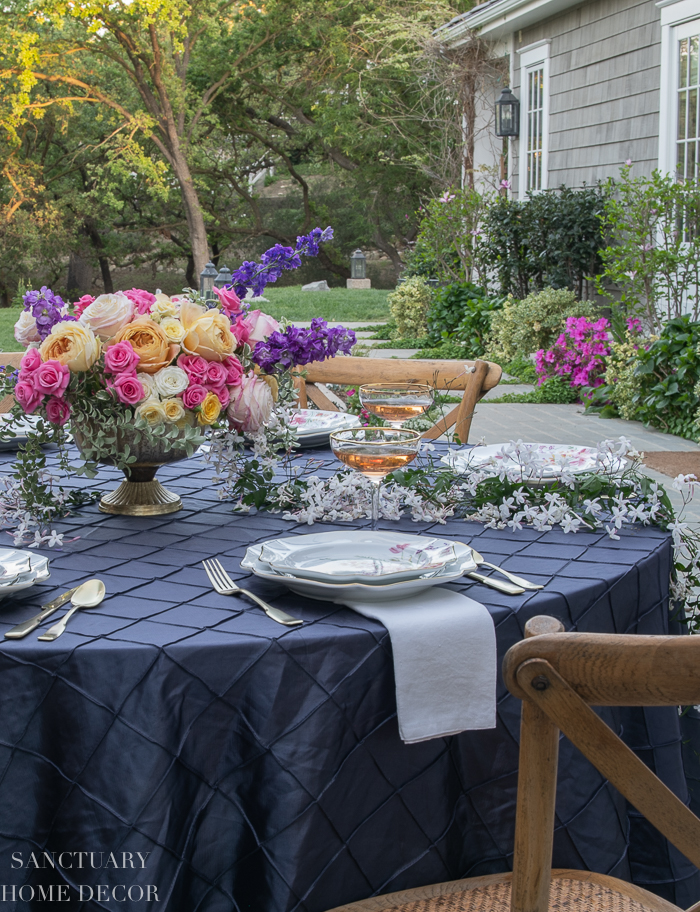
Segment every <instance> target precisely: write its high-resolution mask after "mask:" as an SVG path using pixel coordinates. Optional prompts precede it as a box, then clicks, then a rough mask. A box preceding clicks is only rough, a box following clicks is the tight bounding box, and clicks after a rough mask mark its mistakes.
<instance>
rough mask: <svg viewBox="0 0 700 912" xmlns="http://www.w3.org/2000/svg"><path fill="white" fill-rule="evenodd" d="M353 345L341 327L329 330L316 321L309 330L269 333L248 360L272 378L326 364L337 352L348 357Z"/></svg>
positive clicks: (352, 335)
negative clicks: (279, 373)
mask: <svg viewBox="0 0 700 912" xmlns="http://www.w3.org/2000/svg"><path fill="white" fill-rule="evenodd" d="M355 341H356V336H355V333H354V332H353V331H352V330H351V329H346V328H345V327H344V326H335V327H333V328H332V329H330V328H329V327H328V324H327V323H326V321H325V320H322V319H321V318H320V317H315V318H314V319H313V320H312V321H311V327H310V328H309V329H305V328H302V327H300V326H288V327H287V328H286V329H285V330H284V332H280V331H279V330H277V331H276V332H273V333H270V335H269V336H268V337H267V339H265V341H264V342H258V343H257V345H256V346H255V348H254V349H253V354H252V356H251V357H252V359H253V361H255V363H256V364H258V365H259V366H260V367H261V369H262V370H263V371H265V373H266V374H272V373H274V371H275V370H280V369H282V370H289V368H292V367H297V366H298V365H301V364H309V363H310V362H311V361H325V359H326V358H333V357H335V355H337V354H338V353H339V352H342V353H343V354H345V355H349V354H350V350H351V349H352V347H353V345H354V344H355Z"/></svg>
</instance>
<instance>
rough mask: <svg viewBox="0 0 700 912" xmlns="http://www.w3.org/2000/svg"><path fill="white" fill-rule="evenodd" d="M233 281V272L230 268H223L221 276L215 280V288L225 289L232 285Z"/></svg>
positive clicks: (220, 271) (220, 272)
mask: <svg viewBox="0 0 700 912" xmlns="http://www.w3.org/2000/svg"><path fill="white" fill-rule="evenodd" d="M232 281H233V276H232V275H231V270H230V269H229V268H228V266H222V267H221V269H220V270H219V274H218V276H217V277H216V279H215V280H214V287H215V288H225V287H226V286H227V285H230V284H231V282H232Z"/></svg>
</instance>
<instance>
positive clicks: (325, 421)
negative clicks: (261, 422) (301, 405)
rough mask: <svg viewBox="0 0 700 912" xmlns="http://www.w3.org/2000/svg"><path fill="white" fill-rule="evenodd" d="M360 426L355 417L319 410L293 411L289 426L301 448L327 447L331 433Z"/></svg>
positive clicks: (346, 413)
mask: <svg viewBox="0 0 700 912" xmlns="http://www.w3.org/2000/svg"><path fill="white" fill-rule="evenodd" d="M360 424H361V422H360V419H359V417H358V416H357V415H350V414H349V413H348V412H330V411H323V410H321V409H294V411H293V414H292V418H291V426H292V427H293V428H294V430H295V431H296V432H297V441H298V443H299V446H300V447H302V448H304V447H317V446H327V445H328V438H329V436H330V434H332V433H333V431H344V430H345V429H346V428H353V427H359V426H360Z"/></svg>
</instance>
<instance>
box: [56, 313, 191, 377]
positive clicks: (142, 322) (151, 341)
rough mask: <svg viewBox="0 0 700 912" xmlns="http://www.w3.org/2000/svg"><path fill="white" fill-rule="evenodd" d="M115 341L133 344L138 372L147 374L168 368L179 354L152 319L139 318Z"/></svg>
mask: <svg viewBox="0 0 700 912" xmlns="http://www.w3.org/2000/svg"><path fill="white" fill-rule="evenodd" d="M60 325H61V324H60V323H59V326H60ZM114 341H115V342H131V344H132V346H133V348H134V351H135V352H136V354H137V355H138V356H139V363H138V367H137V368H136V370H138V371H143V372H144V373H146V374H155V373H157V372H158V371H159V370H161V369H162V368H164V367H167V366H168V364H170V362H171V361H172V360H173V358H175V356H176V355H177V354H178V352H179V348H178V346H177V345H175V344H173V343H171V342H170V340H169V339H168V337H167V336H166V334H165V333H164V332H163V330H162V329H161V328H160V326H159V325H158V324H157V323H156V322H155V321H154V320H151V318H150V317H137V318H136V319H135V320H134V321H133V322H131V323H127V325H126V326H124V327H122V329H120V330H119V332H118V333H117V334H116V336H115V337H114Z"/></svg>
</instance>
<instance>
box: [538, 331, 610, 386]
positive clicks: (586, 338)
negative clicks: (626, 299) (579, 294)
mask: <svg viewBox="0 0 700 912" xmlns="http://www.w3.org/2000/svg"><path fill="white" fill-rule="evenodd" d="M609 327H610V324H609V322H608V321H607V320H606V319H605V317H601V319H600V320H596V321H595V323H591V322H590V321H589V320H587V319H586V317H569V318H568V319H567V321H566V329H565V330H564V332H563V333H562V334H561V335H560V336H559V338H558V339H557V341H556V342H555V343H554V345H553V346H552V347H551V348H550V349H548V350H546V351H545V350H544V349H540V350H539V351H538V352H537V355H536V362H535V363H536V367H537V374H538V380H537V383H538V385H539V384H541V383H543V382H544V381H545V380H549V379H551V378H552V377H561V378H562V380H566V381H568V383H569V385H570V386H572V387H577V388H581V387H584V386H591V387H595V386H600V385H601V383H602V382H603V374H604V373H605V358H606V357H607V356H608V355H609V354H610V342H609V333H608V329H609Z"/></svg>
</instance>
